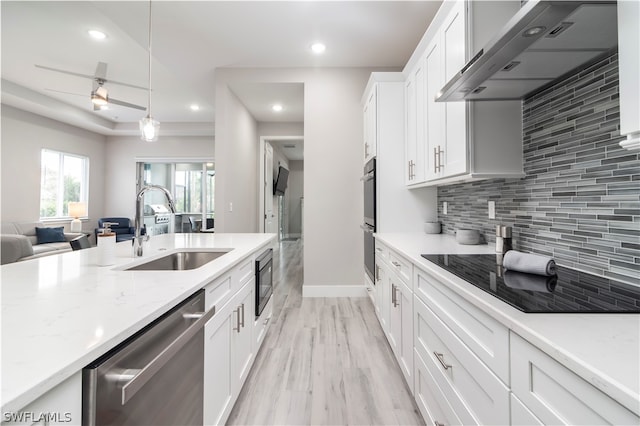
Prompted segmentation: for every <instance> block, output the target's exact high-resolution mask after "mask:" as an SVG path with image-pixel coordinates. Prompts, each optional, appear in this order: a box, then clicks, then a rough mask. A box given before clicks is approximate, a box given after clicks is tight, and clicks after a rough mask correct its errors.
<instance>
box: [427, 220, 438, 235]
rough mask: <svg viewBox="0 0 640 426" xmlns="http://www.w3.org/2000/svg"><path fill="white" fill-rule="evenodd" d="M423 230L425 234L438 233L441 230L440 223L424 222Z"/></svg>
mask: <svg viewBox="0 0 640 426" xmlns="http://www.w3.org/2000/svg"><path fill="white" fill-rule="evenodd" d="M424 232H425V234H439V233H440V232H442V225H441V224H440V222H425V223H424Z"/></svg>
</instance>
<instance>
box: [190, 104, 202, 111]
mask: <svg viewBox="0 0 640 426" xmlns="http://www.w3.org/2000/svg"><path fill="white" fill-rule="evenodd" d="M189 108H191V111H200V105H196V104H193V105H191V106H190V107H189Z"/></svg>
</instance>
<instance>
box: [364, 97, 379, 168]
mask: <svg viewBox="0 0 640 426" xmlns="http://www.w3.org/2000/svg"><path fill="white" fill-rule="evenodd" d="M377 89H378V87H377V85H374V86H373V89H372V90H371V93H370V94H369V96H368V97H367V103H366V105H365V107H364V161H365V163H366V162H367V161H369V160H370V159H372V158H373V157H375V156H376V151H377V149H376V148H377V146H378V121H377V119H378V117H377V116H378V111H377V105H378V90H377Z"/></svg>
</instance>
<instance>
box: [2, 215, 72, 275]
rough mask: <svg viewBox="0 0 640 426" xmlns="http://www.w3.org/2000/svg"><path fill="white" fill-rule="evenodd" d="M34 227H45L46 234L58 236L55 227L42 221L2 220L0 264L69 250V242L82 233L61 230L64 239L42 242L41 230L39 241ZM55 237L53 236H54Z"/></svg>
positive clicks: (45, 239) (43, 238)
mask: <svg viewBox="0 0 640 426" xmlns="http://www.w3.org/2000/svg"><path fill="white" fill-rule="evenodd" d="M36 228H47V231H51V232H47V234H50V235H55V236H56V237H57V236H59V233H58V232H55V231H57V230H55V229H52V228H56V227H47V226H46V225H45V224H44V223H42V222H2V225H1V229H0V243H1V247H0V258H1V259H0V264H2V265H4V264H7V263H12V262H18V261H21V260H27V259H35V258H38V257H42V256H49V255H52V254H59V253H64V252H67V251H71V250H72V249H71V244H70V243H69V242H70V241H71V240H73V239H74V238H77V237H80V236H82V235H84V234H83V233H81V232H80V233H77V232H62V237H61V238H59V239H64V241H56V242H42V241H43V240H44V241H47V240H48V239H50V238H45V237H44V236H43V234H44V233H43V232H42V231H41V232H40V234H41V239H40V242H39V240H38V232H37V230H36ZM47 236H48V235H47ZM54 239H55V238H54Z"/></svg>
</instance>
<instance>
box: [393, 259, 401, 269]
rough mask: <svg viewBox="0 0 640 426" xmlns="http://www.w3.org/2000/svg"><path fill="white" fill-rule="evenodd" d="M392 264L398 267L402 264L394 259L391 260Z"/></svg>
mask: <svg viewBox="0 0 640 426" xmlns="http://www.w3.org/2000/svg"><path fill="white" fill-rule="evenodd" d="M391 263H392V264H393V266H395V267H396V268H400V267H401V266H402V265H400V264H399V263H398V262H396V261H395V260H394V261H392V262H391Z"/></svg>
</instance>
